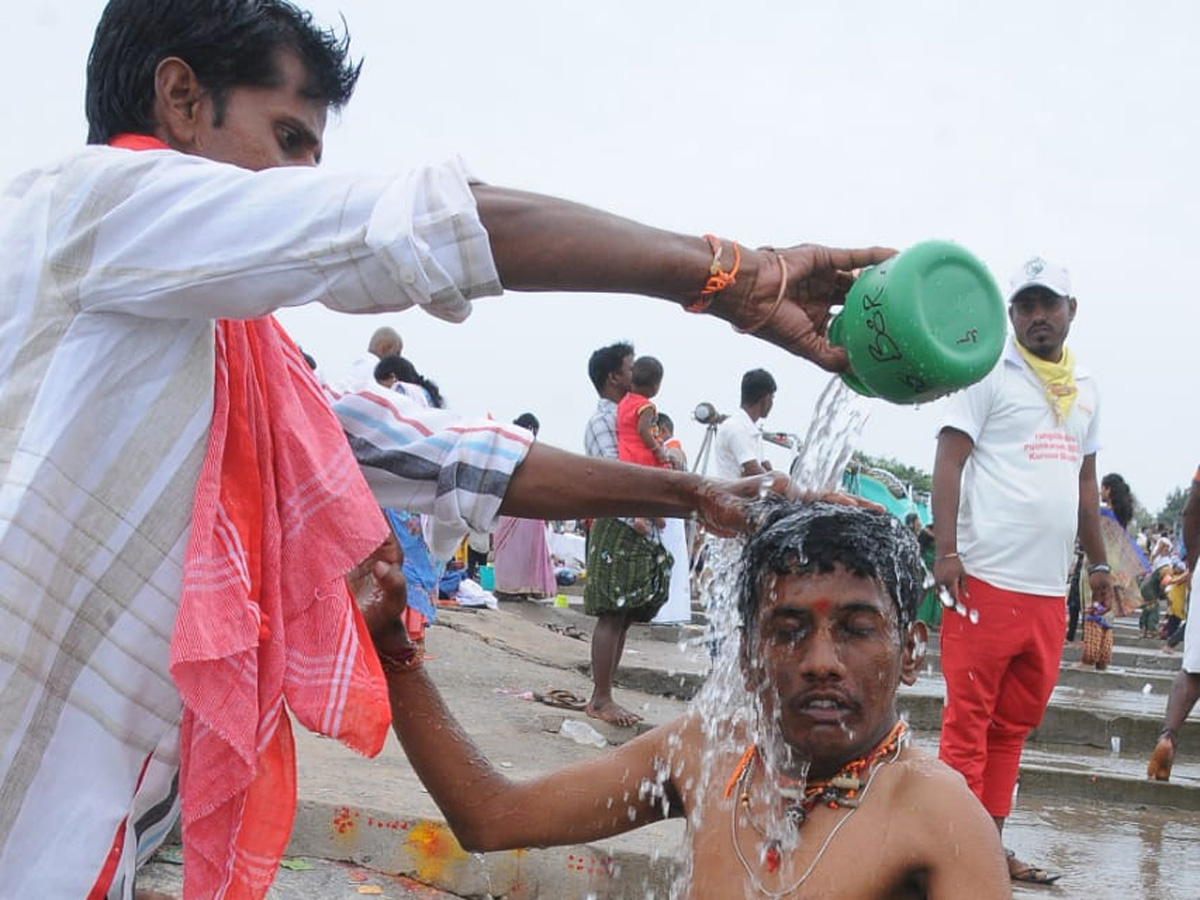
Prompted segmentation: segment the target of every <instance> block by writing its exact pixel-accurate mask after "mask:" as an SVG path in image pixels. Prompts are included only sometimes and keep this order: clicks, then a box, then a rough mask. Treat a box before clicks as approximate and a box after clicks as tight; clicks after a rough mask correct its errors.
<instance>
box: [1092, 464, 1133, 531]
mask: <svg viewBox="0 0 1200 900" xmlns="http://www.w3.org/2000/svg"><path fill="white" fill-rule="evenodd" d="M1100 484H1101V485H1103V486H1104V487H1106V488H1108V499H1109V509H1111V510H1112V513H1113V515H1114V516H1116V518H1117V521H1118V522H1119V523H1121V527H1122V528H1128V527H1129V523H1130V521H1131V520H1132V519H1133V511H1134V510H1133V505H1134V502H1133V491H1132V490H1130V489H1129V484H1128V482H1126V481H1125V479H1124V478H1122V477H1121V476H1120V475H1118V474H1117V473H1116V472H1109V473H1108V474H1107V475H1105V476H1104V477H1103V478H1102V479H1100Z"/></svg>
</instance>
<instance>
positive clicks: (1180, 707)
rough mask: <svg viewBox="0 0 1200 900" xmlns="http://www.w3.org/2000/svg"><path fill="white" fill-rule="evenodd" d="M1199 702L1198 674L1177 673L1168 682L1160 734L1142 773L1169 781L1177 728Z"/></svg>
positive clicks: (1199, 674)
mask: <svg viewBox="0 0 1200 900" xmlns="http://www.w3.org/2000/svg"><path fill="white" fill-rule="evenodd" d="M1198 699H1200V673H1196V672H1180V673H1179V674H1178V675H1176V676H1175V680H1174V681H1173V682H1172V683H1171V693H1170V694H1169V695H1168V696H1167V715H1166V717H1165V718H1164V719H1163V729H1162V734H1161V735H1160V736H1159V739H1158V745H1157V746H1155V748H1154V755H1153V756H1151V757H1150V765H1149V766H1147V767H1146V774H1147V775H1148V776H1149V777H1151V778H1153V779H1154V780H1155V781H1170V780H1171V766H1172V765H1174V763H1175V741H1176V738H1177V737H1178V735H1179V729H1181V728H1182V727H1183V723H1184V722H1185V721H1186V720H1187V717H1188V714H1189V713H1191V711H1192V707H1194V706H1195V705H1196V701H1197V700H1198Z"/></svg>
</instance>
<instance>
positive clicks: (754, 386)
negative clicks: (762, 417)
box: [742, 369, 775, 406]
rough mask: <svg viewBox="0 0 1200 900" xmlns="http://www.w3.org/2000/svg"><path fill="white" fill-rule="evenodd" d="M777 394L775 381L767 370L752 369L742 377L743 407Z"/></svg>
mask: <svg viewBox="0 0 1200 900" xmlns="http://www.w3.org/2000/svg"><path fill="white" fill-rule="evenodd" d="M773 393H775V379H774V378H772V377H771V373H770V372H768V371H767V370H766V369H751V370H750V371H749V372H747V373H746V374H745V375H743V376H742V406H749V405H750V404H751V403H757V402H758V401H759V400H761V399H762V398H763V397H765V396H767V395H768V394H773Z"/></svg>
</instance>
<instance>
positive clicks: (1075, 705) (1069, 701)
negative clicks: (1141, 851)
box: [578, 657, 1200, 754]
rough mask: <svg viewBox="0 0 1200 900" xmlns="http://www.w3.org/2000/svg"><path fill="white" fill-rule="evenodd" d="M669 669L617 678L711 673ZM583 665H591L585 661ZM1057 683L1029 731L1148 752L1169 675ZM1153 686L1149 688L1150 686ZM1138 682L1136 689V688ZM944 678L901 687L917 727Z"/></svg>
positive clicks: (676, 683)
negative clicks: (1037, 723)
mask: <svg viewBox="0 0 1200 900" xmlns="http://www.w3.org/2000/svg"><path fill="white" fill-rule="evenodd" d="M684 659H685V658H683V657H681V662H680V668H678V669H664V668H658V667H654V666H644V665H641V664H639V662H638V661H637V659H636V657H632V658H630V659H627V660H625V661H623V662H622V666H621V669H620V671H619V672H618V674H617V682H618V684H619V685H620V686H621V687H624V688H626V689H628V690H637V691H641V692H643V693H647V694H657V695H658V696H663V697H677V698H679V699H684V700H687V699H691V698H692V697H694V696H695V694H696V692H697V691H699V689H700V687H701V685H702V684H703V683H704V680H705V677H706V673H705V672H703V671H696V670H694V669H688V668H687V667H686V665H687V664H686V662H685V661H684ZM578 668H579V670H580V671H581V672H586V671H587V668H588V667H587V664H586V663H580V665H579V667H578ZM1065 680H1066V681H1067V682H1070V683H1060V684H1059V686H1058V687H1056V688H1055V689H1054V694H1053V695H1052V696H1051V699H1050V706H1049V708H1048V709H1047V710H1046V715H1045V717H1044V718H1043V720H1042V724H1041V725H1040V726H1039V727H1038V728H1037V729H1036V730H1034V732H1033V733H1032V734H1031V735H1030V740H1031V741H1033V742H1040V743H1054V744H1074V745H1083V746H1092V747H1097V748H1100V749H1102V750H1107V749H1108V748H1109V747H1110V746H1111V741H1112V738H1114V737H1118V738H1120V739H1121V742H1122V746H1123V747H1124V748H1125V750H1126V751H1127V752H1131V753H1147V754H1148V753H1149V752H1150V751H1151V750H1153V749H1154V745H1155V744H1156V743H1157V742H1158V736H1159V733H1160V731H1161V729H1162V718H1163V715H1164V713H1165V712H1166V696H1167V691H1168V690H1169V688H1170V679H1162V678H1158V679H1152V678H1147V677H1145V675H1144V673H1138V674H1134V675H1130V674H1128V673H1118V672H1113V673H1108V672H1095V671H1086V670H1084V671H1078V672H1072V673H1071V674H1070V675H1068V677H1067V678H1066V679H1065ZM1147 685H1149V686H1150V688H1151V690H1150V691H1149V692H1147V691H1146V690H1145V688H1146V686H1147ZM1135 686H1136V687H1137V689H1136V690H1134V689H1132V688H1133V687H1135ZM944 702H945V684H944V682H943V681H942V679H941V676H940V675H939V674H938V673H937V672H936V671H935V670H932V669H930V670H927V671H926V672H925V673H924V674H922V675H921V677H920V678H919V679H918V681H917V684H916V685H913V686H912V687H905V688H901V690H900V693H899V695H898V705H899V708H900V709H901V710H902V711H903V712H904V713H905V714H906V715H907V716H908V717H909V721H910V722H911V723H912V724H913V725H914V727H916V728H920V729H924V730H928V731H937V730H939V729H940V728H941V722H942V708H943V705H944ZM1181 740H1182V742H1183V743H1184V744H1185V745H1188V746H1193V747H1198V748H1200V720H1197V719H1190V720H1189V721H1188V722H1187V723H1185V725H1184V727H1183V731H1182V734H1181Z"/></svg>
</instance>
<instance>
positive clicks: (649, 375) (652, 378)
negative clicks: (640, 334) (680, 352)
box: [630, 356, 663, 388]
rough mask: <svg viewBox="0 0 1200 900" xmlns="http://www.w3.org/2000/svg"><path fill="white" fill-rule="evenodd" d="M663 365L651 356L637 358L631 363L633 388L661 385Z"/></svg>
mask: <svg viewBox="0 0 1200 900" xmlns="http://www.w3.org/2000/svg"><path fill="white" fill-rule="evenodd" d="M662 377H663V365H662V363H660V362H659V361H658V360H657V359H656V358H655V357H653V356H639V357H638V358H637V359H635V360H634V361H633V377H632V378H631V379H630V381H632V383H633V386H634V387H642V388H650V387H654V386H655V385H656V384H661V383H662Z"/></svg>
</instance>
